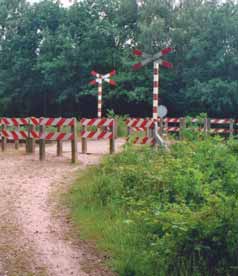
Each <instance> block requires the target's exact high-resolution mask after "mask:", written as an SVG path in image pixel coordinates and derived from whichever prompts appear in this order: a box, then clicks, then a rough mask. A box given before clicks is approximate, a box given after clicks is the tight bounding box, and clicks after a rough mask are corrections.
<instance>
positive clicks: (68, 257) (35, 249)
mask: <svg viewBox="0 0 238 276" xmlns="http://www.w3.org/2000/svg"><path fill="white" fill-rule="evenodd" d="M122 144H123V140H118V142H117V145H118V148H120V147H121V145H122ZM88 150H89V151H90V152H92V154H89V155H81V154H79V164H77V165H72V164H70V145H69V144H64V155H63V157H56V156H55V152H56V146H55V145H51V146H48V147H47V160H46V161H44V162H40V161H38V154H34V155H26V154H24V148H21V149H20V150H18V151H15V150H14V149H9V150H8V151H7V152H6V153H0V172H1V177H0V198H1V200H0V276H33V275H34V276H70V275H73V276H86V275H95V276H96V275H97V276H100V275H101V276H107V275H112V273H110V272H109V271H108V270H107V269H106V268H104V267H103V265H102V259H101V257H99V256H98V255H97V254H96V253H95V252H93V251H94V250H92V248H90V246H88V245H87V244H86V243H83V242H80V241H77V239H74V238H72V235H71V234H72V232H71V231H72V228H71V226H70V221H69V219H68V218H67V211H68V210H64V209H62V207H59V204H58V203H59V202H58V197H57V196H56V194H57V195H58V194H62V193H63V192H65V191H67V189H68V188H69V187H70V185H71V184H72V182H73V180H74V179H75V177H76V174H77V172H78V171H79V169H84V168H86V167H87V166H88V165H92V164H98V163H99V162H100V158H101V157H102V156H104V155H105V154H106V153H107V152H108V142H107V141H94V142H90V143H89V145H88Z"/></svg>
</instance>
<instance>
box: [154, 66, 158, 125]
mask: <svg viewBox="0 0 238 276" xmlns="http://www.w3.org/2000/svg"><path fill="white" fill-rule="evenodd" d="M158 105H159V63H158V62H154V87H153V119H154V120H155V122H157V119H158Z"/></svg>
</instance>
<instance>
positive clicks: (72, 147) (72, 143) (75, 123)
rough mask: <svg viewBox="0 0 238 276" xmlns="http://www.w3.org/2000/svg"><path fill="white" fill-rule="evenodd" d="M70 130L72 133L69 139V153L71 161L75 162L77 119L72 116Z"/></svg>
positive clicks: (76, 159)
mask: <svg viewBox="0 0 238 276" xmlns="http://www.w3.org/2000/svg"><path fill="white" fill-rule="evenodd" d="M71 132H72V134H73V140H72V141H71V153H72V158H71V161H72V163H76V162H77V161H78V136H77V119H76V118H74V124H73V126H71Z"/></svg>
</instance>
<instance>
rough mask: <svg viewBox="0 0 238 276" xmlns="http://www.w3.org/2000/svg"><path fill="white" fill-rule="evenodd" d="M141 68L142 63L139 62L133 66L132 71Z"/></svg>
mask: <svg viewBox="0 0 238 276" xmlns="http://www.w3.org/2000/svg"><path fill="white" fill-rule="evenodd" d="M141 67H142V63H141V62H140V63H136V64H134V65H133V69H134V70H139V69H140V68H141Z"/></svg>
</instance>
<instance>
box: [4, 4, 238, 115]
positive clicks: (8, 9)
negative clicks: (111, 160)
mask: <svg viewBox="0 0 238 276" xmlns="http://www.w3.org/2000/svg"><path fill="white" fill-rule="evenodd" d="M237 31H238V4H237V3H236V2H235V1H232V0H229V1H226V2H225V3H224V2H220V1H218V0H183V1H180V2H179V3H177V1H167V0H143V1H139V2H138V1H136V0H82V1H78V2H77V1H76V2H75V3H74V4H73V5H72V6H70V7H69V8H64V7H63V6H62V5H61V4H60V3H59V1H53V0H43V1H41V2H39V3H35V4H32V5H30V4H29V3H28V2H27V1H26V0H0V115H6V116H28V115H34V116H58V115H62V116H71V115H78V116H96V111H97V106H96V101H97V97H96V95H97V88H96V87H94V86H90V85H89V84H88V83H89V81H90V80H91V79H92V77H91V76H90V71H91V70H96V71H98V72H100V73H103V74H104V73H107V72H109V71H111V70H112V69H114V68H115V69H116V70H117V75H116V76H115V77H114V79H115V80H116V81H117V83H118V85H117V86H116V87H115V88H114V87H110V86H109V85H108V84H105V85H104V88H103V103H104V105H103V107H104V114H105V112H106V109H113V110H114V111H115V112H116V113H119V114H130V115H131V116H151V109H152V108H151V106H152V78H153V74H152V70H153V69H152V65H151V66H146V67H145V68H142V69H141V70H140V71H137V72H134V71H133V70H132V69H131V66H132V64H133V63H136V62H137V60H138V59H137V58H136V57H135V56H133V54H132V49H133V48H139V49H141V50H143V51H145V52H148V53H151V54H153V53H156V52H158V51H159V50H160V49H162V48H163V47H168V46H171V47H173V48H174V49H175V51H174V52H173V53H172V54H170V55H169V56H167V57H166V59H168V60H169V61H170V62H172V63H173V64H174V68H173V69H172V70H168V69H163V68H161V77H160V79H161V85H160V103H162V104H165V105H166V106H167V107H168V110H169V115H170V116H175V115H176V116H179V115H187V114H197V113H201V112H207V113H208V115H209V116H217V117H224V116H226V117H237V116H238V109H237V108H236V107H237V105H238V74H237V72H238V35H237Z"/></svg>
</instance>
